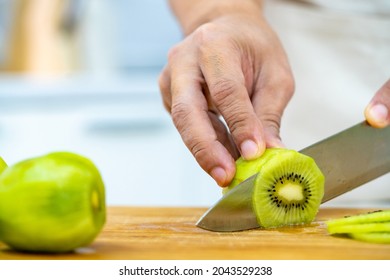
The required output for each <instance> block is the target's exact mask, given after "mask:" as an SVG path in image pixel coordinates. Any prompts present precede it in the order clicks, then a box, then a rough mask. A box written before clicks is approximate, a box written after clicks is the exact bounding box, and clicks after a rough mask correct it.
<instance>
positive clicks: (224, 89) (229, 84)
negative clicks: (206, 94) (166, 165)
mask: <svg viewBox="0 0 390 280" xmlns="http://www.w3.org/2000/svg"><path fill="white" fill-rule="evenodd" d="M209 89H210V91H211V95H212V98H213V99H214V102H216V103H217V104H219V106H225V107H230V106H232V105H233V104H232V99H233V98H231V97H232V95H233V94H234V93H235V92H237V91H238V90H239V86H238V85H237V84H236V83H235V82H233V81H231V80H226V79H219V80H217V81H215V82H214V83H213V84H210V85H209Z"/></svg>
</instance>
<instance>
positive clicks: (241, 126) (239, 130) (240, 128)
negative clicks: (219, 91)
mask: <svg viewBox="0 0 390 280" xmlns="http://www.w3.org/2000/svg"><path fill="white" fill-rule="evenodd" d="M225 120H226V122H227V123H228V126H229V130H230V132H231V133H232V134H233V135H234V136H235V137H244V138H245V137H246V135H247V134H250V133H251V132H252V131H253V130H252V129H251V128H250V123H251V120H253V115H252V114H251V113H249V112H246V111H238V110H235V111H234V110H233V111H232V112H231V114H230V115H229V116H228V117H227V118H225Z"/></svg>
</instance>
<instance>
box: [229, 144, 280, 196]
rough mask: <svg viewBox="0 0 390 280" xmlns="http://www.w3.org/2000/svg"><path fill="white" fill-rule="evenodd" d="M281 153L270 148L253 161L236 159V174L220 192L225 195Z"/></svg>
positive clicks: (277, 149) (276, 149)
mask: <svg viewBox="0 0 390 280" xmlns="http://www.w3.org/2000/svg"><path fill="white" fill-rule="evenodd" d="M282 151H283V149H279V148H271V149H266V150H265V152H264V153H263V155H262V156H261V157H259V158H257V159H254V160H245V159H244V158H242V157H240V158H238V159H237V160H236V174H235V175H234V178H233V180H232V182H231V183H230V184H229V186H227V187H226V188H223V189H222V192H223V193H224V194H225V193H227V192H228V191H229V190H231V189H233V188H234V187H235V186H237V185H238V184H240V183H241V182H243V181H245V180H246V179H248V178H249V177H251V176H252V175H254V174H256V173H258V172H259V170H260V168H261V167H262V166H263V165H264V164H265V163H266V162H267V161H268V159H270V158H271V157H272V156H274V155H275V154H277V153H280V152H282Z"/></svg>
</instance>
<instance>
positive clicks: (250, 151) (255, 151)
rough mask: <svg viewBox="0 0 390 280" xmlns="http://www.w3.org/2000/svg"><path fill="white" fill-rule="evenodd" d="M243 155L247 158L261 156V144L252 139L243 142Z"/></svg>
mask: <svg viewBox="0 0 390 280" xmlns="http://www.w3.org/2000/svg"><path fill="white" fill-rule="evenodd" d="M241 155H242V156H243V158H244V159H246V160H251V159H255V158H257V157H258V156H259V146H258V145H257V144H256V143H255V142H254V141H252V140H245V141H244V142H242V143H241Z"/></svg>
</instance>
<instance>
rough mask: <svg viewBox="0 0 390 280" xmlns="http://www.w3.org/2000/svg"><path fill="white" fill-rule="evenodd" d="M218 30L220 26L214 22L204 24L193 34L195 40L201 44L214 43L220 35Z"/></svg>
mask: <svg viewBox="0 0 390 280" xmlns="http://www.w3.org/2000/svg"><path fill="white" fill-rule="evenodd" d="M218 29H219V28H218V25H216V24H215V23H213V22H208V23H205V24H202V25H201V26H199V27H198V28H197V29H196V30H195V31H194V32H193V36H194V39H195V40H196V41H197V42H200V43H209V42H212V41H214V40H215V38H216V35H217V34H219V31H218Z"/></svg>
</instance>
